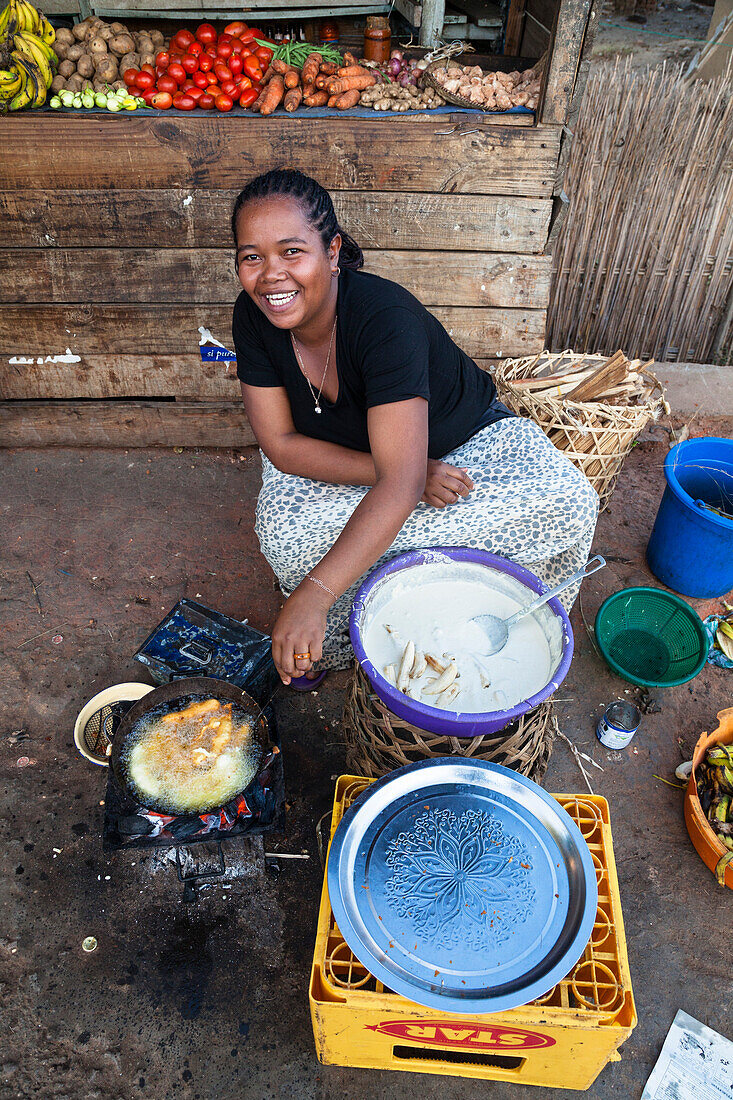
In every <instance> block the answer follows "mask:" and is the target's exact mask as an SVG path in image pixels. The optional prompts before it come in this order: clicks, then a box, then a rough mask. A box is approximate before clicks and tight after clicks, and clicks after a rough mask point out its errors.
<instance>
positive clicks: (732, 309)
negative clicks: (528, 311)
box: [547, 61, 733, 363]
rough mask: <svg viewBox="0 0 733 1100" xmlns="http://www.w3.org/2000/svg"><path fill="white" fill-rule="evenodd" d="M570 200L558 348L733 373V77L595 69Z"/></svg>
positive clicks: (556, 295) (554, 307) (555, 317)
mask: <svg viewBox="0 0 733 1100" xmlns="http://www.w3.org/2000/svg"><path fill="white" fill-rule="evenodd" d="M564 190H565V191H566V193H567V194H568V196H569V198H570V213H569V215H568V218H567V220H566V222H565V225H564V226H563V228H562V230H561V233H560V235H559V237H558V242H557V246H556V249H555V273H554V276H553V283H552V290H551V299H550V308H549V313H548V327H547V343H548V346H549V347H550V348H551V349H553V350H555V351H559V350H561V349H563V348H567V347H572V348H574V349H575V351H592V352H600V353H603V354H611V353H612V352H613V351H614V350H615V349H616V348H618V347H623V348H624V349H625V351H626V352H627V354H628V355H630V356H632V357H638V358H642V359H651V358H654V359H657V360H666V361H671V362H674V361H681V362H711V361H717V362H719V363H728V362H731V361H733V73H732V72H731V71H730V70H729V72H728V74H727V75H725V76H722V77H719V78H717V79H715V80H711V81H709V82H706V83H703V82H701V81H691V82H686V81H685V79H684V75H683V68H682V66H675V67H673V68H670V67H669V66H666V65H662V66H660V67H659V68H656V69H651V70H649V69H647V70H632V69H631V67H630V65H629V63H628V61H626V62H617V63H616V64H615V65H614V66H602V67H599V68H597V69H595V70H594V71H593V72H592V73H591V76H590V79H589V80H588V87H587V91H586V94H585V98H584V100H583V105H582V108H581V112H580V117H579V119H578V122H577V125H576V129H575V133H574V138H573V143H572V146H571V151H570V157H569V160H568V165H567V169H566V174H565V180H564Z"/></svg>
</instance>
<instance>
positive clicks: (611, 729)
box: [596, 701, 641, 749]
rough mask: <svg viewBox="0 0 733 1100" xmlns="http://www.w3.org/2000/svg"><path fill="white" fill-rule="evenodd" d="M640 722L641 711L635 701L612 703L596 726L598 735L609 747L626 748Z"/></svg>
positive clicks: (603, 743) (602, 742)
mask: <svg viewBox="0 0 733 1100" xmlns="http://www.w3.org/2000/svg"><path fill="white" fill-rule="evenodd" d="M640 722H641V711H640V710H639V708H638V707H635V706H634V704H633V703H626V702H624V701H619V702H616V703H611V704H610V705H609V706H607V707H606V710H605V712H604V714H603V717H602V718H601V720H600V721H599V723H598V725H597V726H596V737H597V738H598V740H599V741H600V742H601V744H602V745H605V747H606V748H607V749H625V748H626V746H627V745H628V744H629V742H630V741H631V739H632V737H633V736H634V734H635V733H636V731H637V730H638V728H639V723H640Z"/></svg>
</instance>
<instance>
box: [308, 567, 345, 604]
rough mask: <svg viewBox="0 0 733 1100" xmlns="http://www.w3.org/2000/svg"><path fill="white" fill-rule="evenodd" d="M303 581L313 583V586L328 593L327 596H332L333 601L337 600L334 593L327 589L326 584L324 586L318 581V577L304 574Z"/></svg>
mask: <svg viewBox="0 0 733 1100" xmlns="http://www.w3.org/2000/svg"><path fill="white" fill-rule="evenodd" d="M305 579H306V580H307V581H313V584H317V585H318V587H319V588H322V589H323V591H324V592H328V594H329V596H333V598H334V600H337V599H338V596H337V595H336V593H335V592H334V591H333V590H332V589H331V588H329V587H328V585H327V584H324V583H323V581H319V580H318V577H312V576H311V575H310V573H306V575H305Z"/></svg>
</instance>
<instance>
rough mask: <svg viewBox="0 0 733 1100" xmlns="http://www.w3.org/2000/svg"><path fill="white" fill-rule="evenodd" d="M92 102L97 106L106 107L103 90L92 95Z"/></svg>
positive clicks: (105, 97)
mask: <svg viewBox="0 0 733 1100" xmlns="http://www.w3.org/2000/svg"><path fill="white" fill-rule="evenodd" d="M94 102H95V103H96V105H97V107H106V106H107V96H106V95H105V94H104V92H97V94H96V95H95V97H94Z"/></svg>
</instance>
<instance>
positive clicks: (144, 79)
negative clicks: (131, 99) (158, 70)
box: [131, 72, 155, 92]
mask: <svg viewBox="0 0 733 1100" xmlns="http://www.w3.org/2000/svg"><path fill="white" fill-rule="evenodd" d="M154 85H155V75H154V73H146V72H139V73H138V74H137V76H136V77H135V80H134V82H133V85H131V87H135V88H139V89H140V91H141V92H147V91H148V89H149V88H152V87H154Z"/></svg>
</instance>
